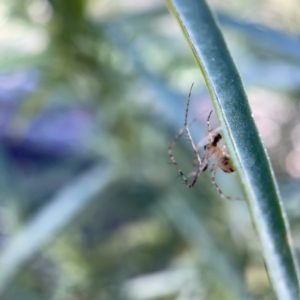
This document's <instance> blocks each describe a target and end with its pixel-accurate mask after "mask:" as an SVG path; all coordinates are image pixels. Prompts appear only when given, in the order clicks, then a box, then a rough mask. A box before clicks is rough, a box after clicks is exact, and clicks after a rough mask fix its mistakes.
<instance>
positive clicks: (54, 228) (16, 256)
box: [0, 164, 112, 293]
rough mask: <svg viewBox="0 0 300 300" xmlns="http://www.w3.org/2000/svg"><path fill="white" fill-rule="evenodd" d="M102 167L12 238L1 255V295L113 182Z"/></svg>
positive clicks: (58, 197) (62, 194) (72, 185)
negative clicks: (32, 259) (27, 264)
mask: <svg viewBox="0 0 300 300" xmlns="http://www.w3.org/2000/svg"><path fill="white" fill-rule="evenodd" d="M111 179H112V178H111V176H110V174H108V172H107V168H106V167H104V166H103V164H100V165H98V166H96V167H94V168H93V169H92V170H89V171H88V172H87V173H86V174H83V175H82V176H81V177H79V178H78V179H76V180H74V181H73V182H72V183H70V184H69V185H68V186H66V187H65V188H63V189H62V190H61V191H60V192H58V194H57V195H56V196H55V197H54V199H53V200H52V201H50V202H49V205H47V206H46V207H45V208H44V209H43V210H42V211H41V212H39V213H38V214H37V215H36V216H35V217H34V218H32V220H31V221H30V222H29V224H28V225H27V226H26V227H25V228H24V229H23V230H22V231H20V232H19V233H17V234H16V235H15V236H13V237H12V238H11V240H10V241H9V243H8V244H7V245H6V247H5V248H4V250H3V252H2V254H1V257H0V259H1V265H2V266H5V268H4V267H2V268H1V271H0V293H3V292H4V290H5V288H6V287H7V285H8V284H9V282H10V281H11V280H12V279H13V278H14V276H15V275H17V273H18V271H20V267H21V266H22V265H23V264H24V263H25V262H26V261H27V260H28V259H30V258H31V257H32V256H33V255H34V254H36V252H37V251H39V250H40V249H41V248H42V247H43V246H44V245H45V244H46V243H47V242H49V241H50V240H51V239H52V238H54V237H55V234H57V233H58V232H59V231H60V230H61V229H63V228H64V226H66V225H67V224H68V223H69V222H70V221H71V220H73V219H74V217H75V216H77V215H78V214H79V212H80V211H82V210H83V209H84V208H85V207H86V206H87V205H88V204H90V202H91V200H93V199H94V197H95V195H97V194H99V193H100V191H101V190H103V189H104V188H105V187H106V186H107V185H108V184H109V182H110V181H111Z"/></svg>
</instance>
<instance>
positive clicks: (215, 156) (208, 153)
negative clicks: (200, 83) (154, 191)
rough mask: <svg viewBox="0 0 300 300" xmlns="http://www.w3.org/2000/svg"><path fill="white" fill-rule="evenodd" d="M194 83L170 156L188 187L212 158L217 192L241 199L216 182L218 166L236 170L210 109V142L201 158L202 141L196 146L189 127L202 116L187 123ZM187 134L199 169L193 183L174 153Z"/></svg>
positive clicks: (208, 133)
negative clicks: (220, 142) (227, 193)
mask: <svg viewBox="0 0 300 300" xmlns="http://www.w3.org/2000/svg"><path fill="white" fill-rule="evenodd" d="M193 85H194V84H192V86H191V89H190V92H189V96H188V101H187V105H186V110H185V118H184V128H182V129H181V130H180V131H179V133H178V135H177V136H176V138H175V139H174V140H173V141H172V143H171V144H170V146H169V148H168V153H169V156H170V158H171V160H172V162H173V164H174V165H175V167H176V169H177V171H178V172H179V174H180V175H181V177H182V179H183V181H184V183H185V184H186V186H187V187H189V188H192V187H194V185H195V184H196V182H197V180H198V178H199V175H200V174H201V173H202V172H204V171H205V170H206V169H207V167H208V164H209V162H210V160H213V161H214V162H213V164H212V167H211V168H210V171H211V181H212V183H213V185H214V186H215V188H216V190H217V192H218V193H219V195H220V196H221V197H222V198H224V199H230V200H233V199H240V198H236V197H230V196H226V195H225V194H224V193H223V192H222V190H221V189H220V187H219V186H218V184H217V183H216V180H215V178H216V171H217V169H218V168H220V169H221V170H223V171H224V172H226V173H232V172H234V171H235V170H234V168H233V165H232V164H231V162H230V159H229V156H228V154H227V153H226V152H225V146H223V147H222V146H220V145H219V144H218V143H219V141H220V140H221V139H222V136H221V134H220V133H219V130H220V129H219V128H217V129H211V128H210V117H211V114H212V112H213V111H210V113H209V115H208V117H207V120H206V125H207V131H208V132H207V135H206V138H207V139H208V144H206V145H205V146H204V150H205V152H204V155H203V157H202V159H201V157H200V155H199V150H200V146H201V143H199V144H198V145H197V146H195V144H194V142H193V139H192V136H191V133H190V130H189V127H190V126H191V125H192V124H193V123H195V122H196V121H197V120H198V119H199V118H200V117H201V115H202V114H201V115H199V116H197V117H195V118H194V119H193V120H192V121H191V122H190V123H189V124H188V123H187V119H188V111H189V105H190V98H191V94H192V89H193ZM185 133H186V134H187V137H188V140H189V142H190V144H191V145H192V148H193V151H194V155H195V158H196V164H197V169H196V171H195V172H193V173H192V175H193V181H192V183H189V182H188V179H187V177H186V176H185V175H184V174H183V172H182V170H181V169H180V167H179V165H178V163H177V162H176V160H175V157H174V155H173V147H174V146H175V145H176V143H177V142H178V140H179V139H180V138H181V137H182V136H183V135H184V134H185Z"/></svg>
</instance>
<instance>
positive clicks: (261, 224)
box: [167, 0, 299, 300]
mask: <svg viewBox="0 0 300 300" xmlns="http://www.w3.org/2000/svg"><path fill="white" fill-rule="evenodd" d="M167 3H168V7H169V9H170V11H171V12H172V13H173V14H174V16H175V17H176V19H177V20H178V22H179V24H180V26H181V28H182V30H183V32H184V35H185V36H186V38H187V40H188V42H189V44H190V46H191V49H192V51H193V54H194V56H195V58H196V61H197V63H198V65H199V67H200V69H201V71H202V73H203V76H204V78H205V81H206V84H207V87H208V89H209V92H210V95H211V97H212V99H213V105H214V108H215V112H216V114H217V116H218V118H219V120H220V123H221V125H222V128H223V135H224V138H225V141H226V144H227V146H228V149H229V152H230V155H231V157H232V160H233V163H234V165H235V167H236V170H237V173H238V175H239V176H240V179H241V182H242V186H243V189H244V192H245V196H246V198H247V200H248V205H249V208H250V211H251V215H252V220H253V223H254V225H255V227H256V229H257V232H258V235H259V238H260V241H261V245H262V250H263V255H264V259H265V262H266V266H267V268H268V271H269V276H270V279H271V282H272V284H273V288H274V290H275V292H276V294H277V296H278V299H282V300H294V299H298V297H299V283H298V278H297V272H296V270H297V262H296V258H295V255H294V253H293V250H292V247H291V237H290V233H289V228H288V223H287V219H286V216H285V212H284V210H283V205H282V201H281V199H280V195H279V191H278V187H277V183H276V181H275V177H274V173H273V170H272V167H271V164H270V160H269V158H268V155H267V153H266V150H265V148H264V146H263V143H262V141H261V139H260V136H259V133H258V130H257V128H256V125H255V122H254V120H253V117H252V114H251V110H250V107H249V104H248V100H247V96H246V94H245V91H244V88H243V84H242V81H241V78H240V76H239V74H238V72H237V70H236V67H235V65H234V63H233V61H232V58H231V56H230V54H229V52H228V50H227V47H226V44H225V41H224V39H223V36H222V34H221V32H220V30H219V28H218V26H217V24H216V22H215V20H214V18H213V15H212V13H211V11H210V10H209V8H208V6H207V4H206V3H205V1H203V0H167Z"/></svg>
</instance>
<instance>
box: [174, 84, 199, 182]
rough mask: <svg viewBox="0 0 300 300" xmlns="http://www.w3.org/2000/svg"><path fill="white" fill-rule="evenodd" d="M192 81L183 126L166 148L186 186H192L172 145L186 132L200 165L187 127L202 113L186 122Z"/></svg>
mask: <svg viewBox="0 0 300 300" xmlns="http://www.w3.org/2000/svg"><path fill="white" fill-rule="evenodd" d="M193 85H194V83H193V84H192V86H191V88H190V92H189V96H188V101H187V105H186V110H185V118H184V128H183V129H181V130H180V131H179V133H178V135H177V136H176V137H175V139H174V140H173V141H172V143H171V144H170V146H169V148H168V153H169V156H170V159H171V161H172V163H173V164H174V165H175V167H176V169H177V171H178V173H179V174H180V175H181V177H182V179H183V181H184V183H185V184H186V185H187V186H188V187H192V186H191V184H190V183H189V182H188V180H187V178H186V176H185V175H184V174H183V172H182V170H181V169H180V167H179V165H178V163H177V162H176V160H175V157H174V155H173V147H174V146H175V145H176V143H177V142H178V140H179V139H180V138H181V137H182V136H183V135H184V133H186V134H187V136H188V140H189V142H190V144H191V145H192V148H193V152H194V155H195V157H196V159H197V161H198V164H199V165H201V159H200V156H199V154H198V152H197V150H196V146H195V144H194V142H193V139H192V136H191V133H190V130H189V127H190V126H192V125H193V124H194V123H195V122H196V121H197V120H198V119H199V118H200V117H201V116H202V115H203V114H200V115H198V116H197V117H195V118H194V119H193V120H192V121H191V122H190V123H189V124H187V119H188V111H189V104H190V99H191V93H192V88H193Z"/></svg>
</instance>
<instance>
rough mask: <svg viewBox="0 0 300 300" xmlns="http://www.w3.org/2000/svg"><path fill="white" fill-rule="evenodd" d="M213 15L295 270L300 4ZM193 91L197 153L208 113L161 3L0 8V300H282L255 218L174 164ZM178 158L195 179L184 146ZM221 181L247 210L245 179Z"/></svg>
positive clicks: (250, 4) (230, 7)
mask: <svg viewBox="0 0 300 300" xmlns="http://www.w3.org/2000/svg"><path fill="white" fill-rule="evenodd" d="M209 5H210V6H211V8H212V9H213V10H214V12H215V15H216V18H217V19H218V21H219V23H220V26H221V28H222V31H223V33H224V36H225V38H226V42H227V44H228V47H229V49H230V51H231V54H232V56H233V58H234V61H235V63H236V65H237V67H238V69H239V71H240V73H241V76H242V78H243V81H244V84H245V88H246V90H247V94H248V96H249V100H250V104H251V107H252V110H253V115H254V117H255V120H256V122H257V125H258V127H259V130H260V133H261V136H262V139H263V141H264V143H265V146H266V148H267V149H268V152H269V154H270V158H271V161H272V165H273V167H274V171H275V174H276V178H277V180H278V183H279V186H280V191H281V194H282V195H283V199H284V204H285V207H286V209H287V213H288V217H289V220H290V225H291V230H292V235H293V238H294V243H295V248H296V250H297V253H298V256H299V247H300V239H299V238H300V235H299V234H300V226H299V225H300V223H299V219H300V196H299V192H300V184H299V178H300V118H299V109H300V106H299V99H300V40H299V35H300V3H299V2H298V1H297V0H285V1H278V0H261V1H253V0H251V1H248V0H247V1H234V0H228V1H219V0H211V1H209ZM192 82H194V83H195V86H194V90H193V95H192V100H191V101H192V103H191V109H190V118H192V117H194V116H196V115H197V114H199V113H202V112H203V118H202V119H200V120H199V122H198V123H197V124H195V125H193V128H192V134H193V138H194V140H195V141H198V140H201V139H202V138H203V137H204V136H205V131H206V129H205V119H206V115H207V112H208V111H209V110H210V109H211V108H212V104H211V101H210V98H209V95H208V93H207V90H206V88H205V84H204V82H203V79H202V76H201V74H200V71H199V69H198V67H197V66H196V64H195V61H194V59H193V56H192V53H191V51H190V49H189V48H188V45H187V43H186V41H185V39H184V37H183V35H182V33H181V31H180V29H179V26H178V25H177V23H176V22H175V20H174V19H173V17H172V16H171V15H170V14H169V12H168V11H167V9H166V7H165V5H164V3H163V2H162V1H158V0H155V1H153V0H151V1H150V0H149V1H132V0H125V1H124V0H123V1H121V0H113V1H110V0H73V1H68V0H25V1H17V0H3V1H1V3H0V137H1V143H0V191H1V197H0V200H1V202H0V263H1V267H0V299H5V300H20V299H21V300H37V299H41V300H44V299H55V300H59V299H62V300H65V299H66V300H98V299H99V300H100V299H101V300H102V299H105V300H106V299H114V300H116V299H124V300H127V299H128V300H153V299H156V300H158V299H164V300H165V299H168V300H169V299H177V300H179V299H180V300H191V299H193V300H196V299H197V300H198V299H200V300H201V299H205V300H206V299H211V300H214V299H216V300H217V299H222V300H226V299H230V300H232V299H264V300H271V299H275V296H274V294H273V292H272V289H271V286H270V283H269V279H268V275H267V272H266V270H265V266H264V262H263V258H262V255H261V249H260V245H259V242H258V240H257V237H256V234H255V231H254V229H253V228H252V224H251V221H250V218H249V213H248V209H247V205H246V203H245V202H244V201H226V200H223V199H221V198H220V197H219V195H218V194H217V192H216V191H215V189H214V187H213V185H212V183H211V180H210V176H209V172H206V173H205V174H202V175H201V177H200V180H199V182H198V184H197V186H196V187H195V188H194V189H192V190H189V189H187V188H186V186H185V185H184V184H183V183H182V180H181V178H179V177H178V174H177V172H176V170H175V168H174V166H173V165H172V164H170V159H169V157H168V154H167V148H168V145H169V144H170V142H171V141H172V139H173V138H174V137H175V135H176V133H177V132H178V131H179V129H180V128H181V127H182V125H183V121H184V112H185V105H186V100H187V95H188V92H189V89H190V86H191V83H192ZM212 125H213V127H216V126H218V124H217V121H216V118H215V116H214V115H213V117H212ZM174 152H175V156H176V159H177V161H178V163H179V164H180V166H181V167H182V168H183V169H184V172H185V173H186V174H189V172H191V169H192V164H193V153H192V151H191V149H190V147H189V144H188V142H187V140H186V139H182V140H181V141H180V142H179V143H178V145H177V146H176V149H175V150H174ZM217 181H218V183H219V185H220V187H221V188H222V189H223V191H224V193H225V194H226V195H231V196H241V195H242V191H241V189H240V187H239V181H238V178H237V176H236V175H235V174H224V173H222V172H219V171H218V172H217Z"/></svg>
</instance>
